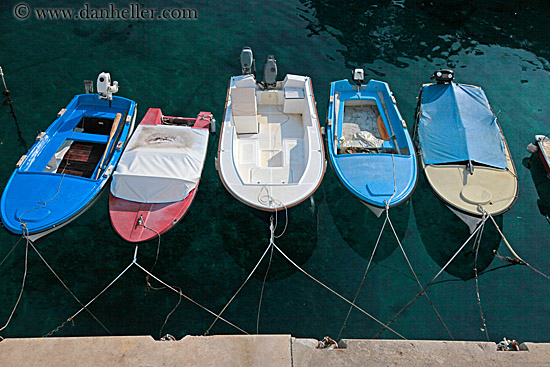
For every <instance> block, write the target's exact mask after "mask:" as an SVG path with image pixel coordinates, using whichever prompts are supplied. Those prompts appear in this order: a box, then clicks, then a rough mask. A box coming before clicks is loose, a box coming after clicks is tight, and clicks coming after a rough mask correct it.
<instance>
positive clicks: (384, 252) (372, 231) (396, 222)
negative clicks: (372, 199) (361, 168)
mask: <svg viewBox="0 0 550 367" xmlns="http://www.w3.org/2000/svg"><path fill="white" fill-rule="evenodd" d="M324 190H325V198H326V202H327V205H328V207H329V210H330V212H331V214H332V220H333V221H334V225H335V226H336V229H337V231H338V233H340V235H341V236H342V238H343V239H344V241H346V243H347V244H348V245H349V246H350V247H351V248H352V249H353V250H354V251H355V252H357V254H359V256H361V257H362V258H364V259H365V260H367V261H368V260H369V259H370V257H371V255H372V251H373V250H374V246H375V245H376V240H377V239H378V236H379V234H380V229H381V228H382V225H383V224H384V219H385V214H384V213H382V215H381V216H380V218H378V217H376V215H374V214H373V213H372V212H371V211H370V210H369V208H368V207H367V206H366V205H365V204H363V203H362V202H361V201H360V200H358V199H357V197H355V196H354V195H353V194H351V193H350V192H349V191H348V190H346V188H345V187H344V186H343V185H341V184H340V183H339V182H338V181H337V180H336V179H335V176H334V174H333V173H332V172H330V173H328V172H327V174H326V175H325V182H324ZM409 212H410V203H409V202H408V201H407V202H405V203H403V204H401V205H399V206H397V207H394V208H391V209H390V219H391V221H392V223H393V226H394V228H395V231H396V232H397V236H398V237H399V240H400V241H402V240H403V237H404V236H405V232H406V230H407V226H408V222H409ZM397 247H398V243H397V241H396V239H395V236H394V235H393V233H392V230H391V228H390V227H389V225H386V228H385V229H384V232H383V233H382V237H381V238H380V243H379V245H378V248H377V249H376V253H375V255H374V257H373V261H374V262H375V263H379V262H381V261H383V260H384V259H386V258H388V257H389V256H390V255H391V254H392V253H393V252H394V251H395V249H396V248H397Z"/></svg>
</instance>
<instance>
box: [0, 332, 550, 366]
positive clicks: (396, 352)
mask: <svg viewBox="0 0 550 367" xmlns="http://www.w3.org/2000/svg"><path fill="white" fill-rule="evenodd" d="M343 342H344V344H345V348H342V349H333V350H329V349H317V348H316V347H317V341H316V340H314V339H301V338H294V337H292V336H290V335H254V336H233V335H216V336H207V337H203V336H186V337H184V338H183V339H181V340H178V341H155V340H154V339H153V338H151V337H149V336H129V337H125V336H115V337H76V338H27V339H5V340H3V341H2V342H0V366H2V367H11V366H17V367H20V366H56V367H57V366H94V367H97V366H139V367H150V366H274V367H275V366H276V367H278V366H281V367H282V366H285V367H290V366H293V367H297V366H315V367H322V366H437V365H444V366H468V367H471V366H499V367H505V366H550V343H522V344H521V349H522V350H521V351H519V352H517V351H513V352H512V351H508V352H503V351H498V352H497V348H496V344H495V343H488V342H460V341H457V342H447V341H409V340H356V339H344V340H343Z"/></svg>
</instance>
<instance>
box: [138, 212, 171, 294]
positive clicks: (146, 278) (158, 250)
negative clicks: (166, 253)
mask: <svg viewBox="0 0 550 367" xmlns="http://www.w3.org/2000/svg"><path fill="white" fill-rule="evenodd" d="M141 225H142V226H143V228H145V229H148V230H149V231H151V232H155V233H156V234H157V237H158V242H157V254H156V256H155V262H154V263H153V266H152V267H151V270H149V271H150V272H151V273H152V272H153V270H155V266H157V262H158V259H159V253H160V232H158V231H157V230H155V229H153V228H151V227H148V226H147V225H146V224H145V222H143V223H142V224H141ZM145 282H146V283H147V288H146V289H145V295H147V292H149V290H150V289H152V290H154V291H160V290H162V289H165V288H166V287H153V286H152V285H151V283H150V282H149V275H145Z"/></svg>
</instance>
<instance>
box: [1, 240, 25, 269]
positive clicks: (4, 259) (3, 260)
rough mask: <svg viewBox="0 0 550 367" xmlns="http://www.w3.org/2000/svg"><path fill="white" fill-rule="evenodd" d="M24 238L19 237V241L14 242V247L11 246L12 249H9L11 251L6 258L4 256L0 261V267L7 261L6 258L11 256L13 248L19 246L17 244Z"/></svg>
mask: <svg viewBox="0 0 550 367" xmlns="http://www.w3.org/2000/svg"><path fill="white" fill-rule="evenodd" d="M23 237H24V236H21V237H19V239H18V240H17V242H15V245H13V247H12V248H11V250H10V251H9V252H8V253H7V254H6V256H4V258H3V259H2V261H0V267H1V266H2V265H4V262H5V261H6V260H7V259H8V257H10V255H11V254H12V252H13V251H14V250H15V248H16V247H17V246H18V245H19V242H21V240H22V239H23Z"/></svg>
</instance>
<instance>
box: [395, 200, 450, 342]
mask: <svg viewBox="0 0 550 367" xmlns="http://www.w3.org/2000/svg"><path fill="white" fill-rule="evenodd" d="M386 216H387V218H388V222H389V223H390V228H391V229H392V232H393V235H394V236H395V239H396V240H397V243H398V244H399V248H400V249H401V252H402V253H403V256H404V257H405V260H406V261H407V264H408V265H409V268H410V269H411V273H412V274H413V276H414V279H415V280H416V283H417V284H418V286H419V287H420V289H422V283H420V280H419V279H418V276H417V275H416V272H415V271H414V268H413V266H412V264H411V262H410V261H409V257H408V256H407V253H406V252H405V248H404V247H403V245H402V244H401V241H400V240H399V236H397V232H396V231H395V228H394V227H393V223H392V221H391V219H390V217H389V210H388V209H387V208H386ZM424 296H425V297H426V299H427V300H428V302H429V303H430V305H431V306H432V309H433V310H434V312H435V314H436V316H437V318H438V319H439V321H440V322H441V325H443V327H444V328H445V331H447V334H449V337H450V338H451V340H455V338H454V337H453V334H452V333H451V330H449V328H448V327H447V324H445V321H443V317H441V315H440V314H439V311H437V308H436V307H435V304H434V303H433V302H432V300H431V299H430V297H429V296H428V292H426V291H424Z"/></svg>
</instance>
